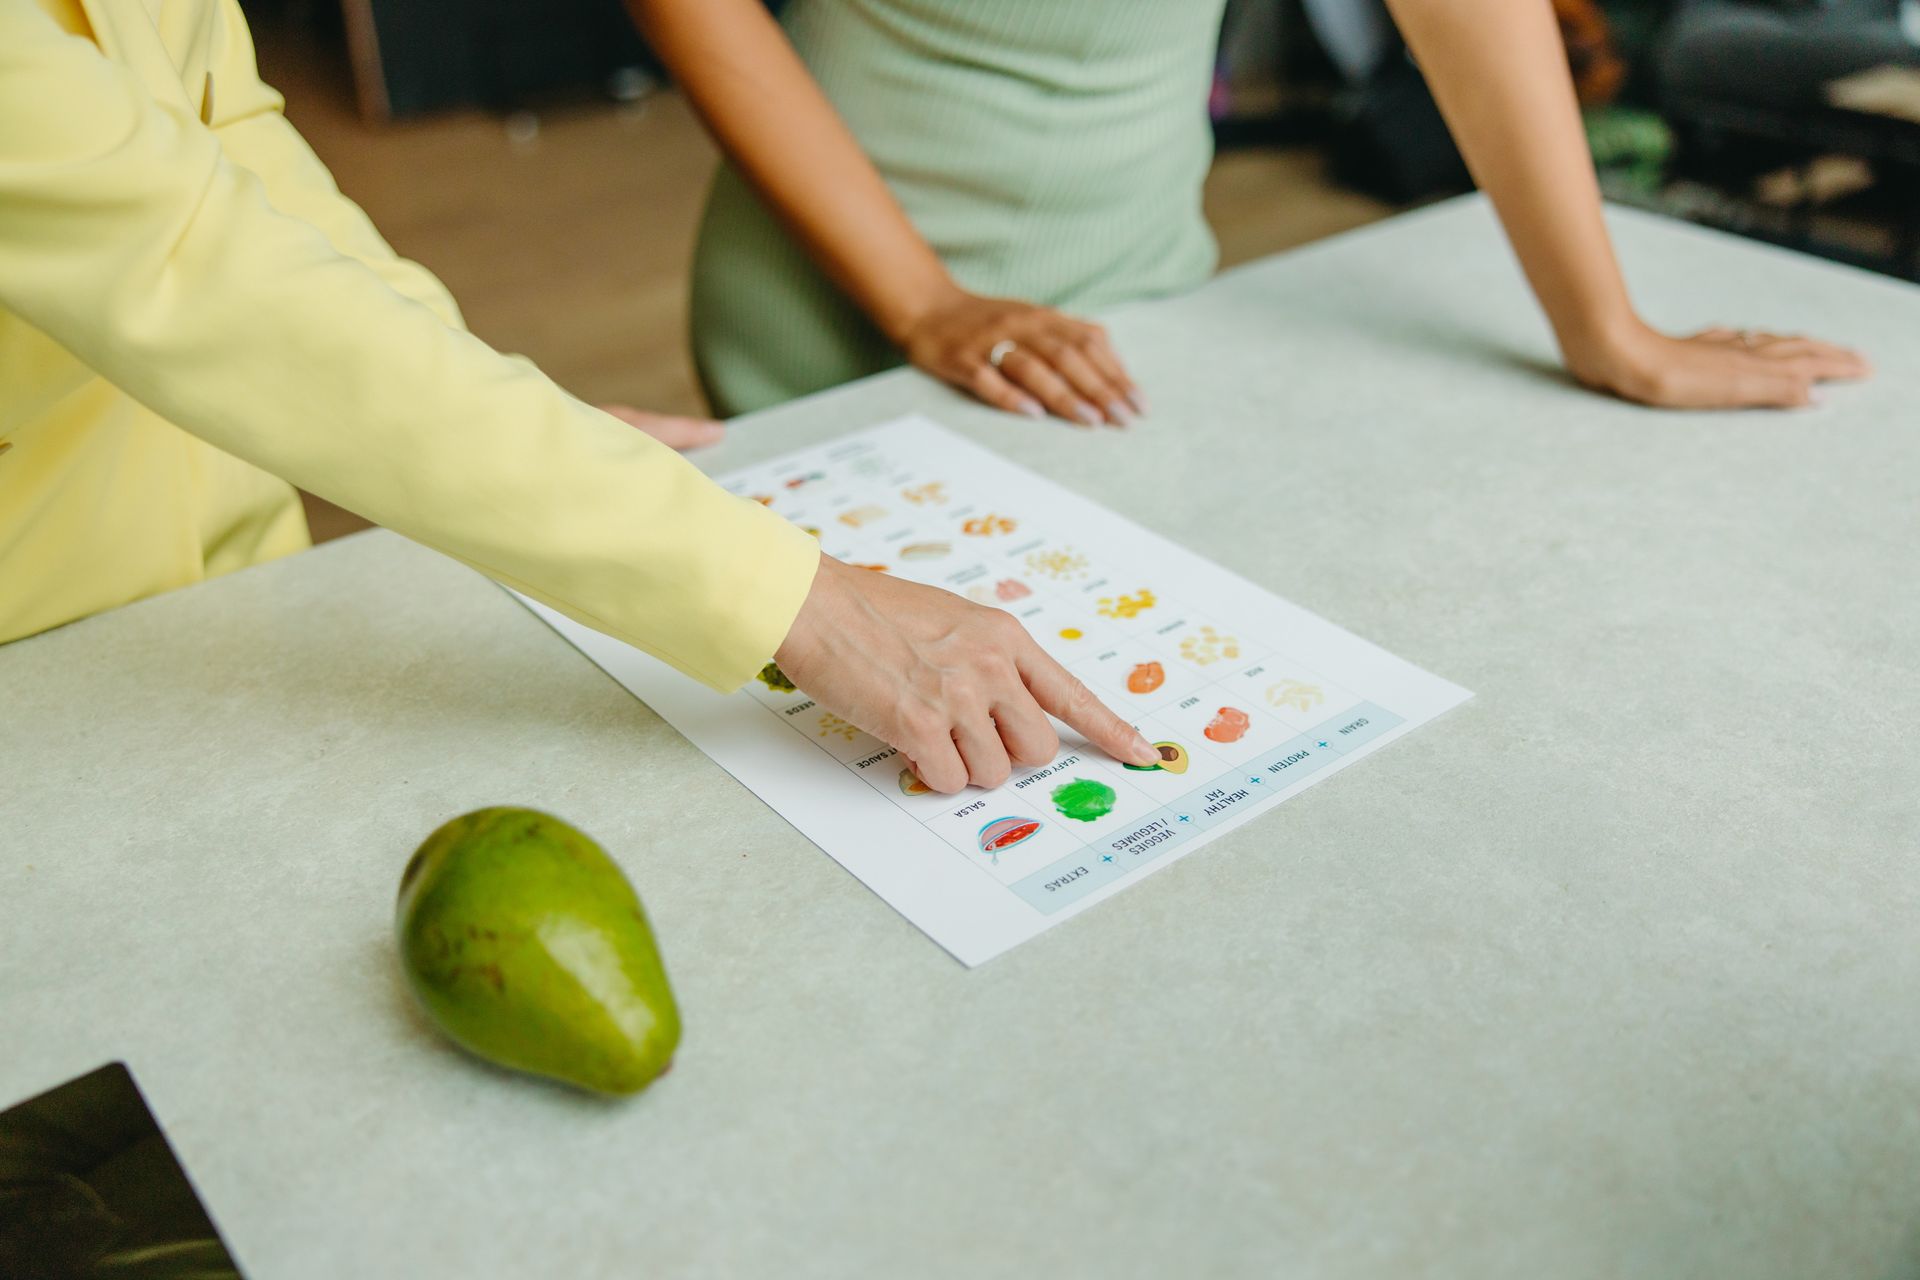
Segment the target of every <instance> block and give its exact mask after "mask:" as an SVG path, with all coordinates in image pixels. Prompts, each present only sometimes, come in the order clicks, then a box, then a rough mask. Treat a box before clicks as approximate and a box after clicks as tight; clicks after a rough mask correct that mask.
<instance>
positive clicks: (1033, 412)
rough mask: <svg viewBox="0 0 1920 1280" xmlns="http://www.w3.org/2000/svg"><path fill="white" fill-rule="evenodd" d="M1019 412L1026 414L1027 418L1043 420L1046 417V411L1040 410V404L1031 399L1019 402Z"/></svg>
mask: <svg viewBox="0 0 1920 1280" xmlns="http://www.w3.org/2000/svg"><path fill="white" fill-rule="evenodd" d="M1020 412H1022V413H1024V414H1026V415H1027V416H1028V417H1029V418H1044V417H1046V416H1047V411H1046V410H1045V409H1043V408H1041V406H1040V402H1039V401H1038V400H1032V399H1027V400H1022V401H1021V402H1020Z"/></svg>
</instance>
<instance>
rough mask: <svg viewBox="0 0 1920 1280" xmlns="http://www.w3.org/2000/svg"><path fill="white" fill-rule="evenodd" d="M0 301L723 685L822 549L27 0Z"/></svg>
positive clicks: (12, 38) (7, 0) (338, 489)
mask: <svg viewBox="0 0 1920 1280" xmlns="http://www.w3.org/2000/svg"><path fill="white" fill-rule="evenodd" d="M0 306H5V307H7V308H8V309H10V310H12V311H13V312H15V313H16V314H18V315H19V316H21V317H22V318H23V319H24V320H26V321H27V322H28V323H29V324H32V325H34V326H36V327H37V328H39V329H41V330H42V331H44V332H45V333H47V334H48V335H49V336H50V337H52V338H53V339H54V340H55V341H57V342H59V343H61V344H62V345H64V346H65V347H66V348H67V349H68V350H70V351H72V352H73V353H74V354H75V355H76V356H77V357H79V358H80V359H81V360H83V361H85V362H86V363H87V364H89V365H90V366H92V367H93V368H94V369H95V370H96V371H98V372H99V373H100V374H101V375H102V376H103V377H105V378H106V379H107V380H109V381H110V382H112V383H114V384H115V385H117V386H118V387H120V388H121V389H122V390H124V391H125V392H127V393H128V394H129V395H131V396H133V397H134V398H135V399H137V400H139V401H141V402H142V403H144V404H145V405H147V406H148V407H149V408H151V409H152V410H153V411H154V412H156V413H158V414H160V415H161V416H162V417H165V418H167V419H168V420H170V421H172V422H174V423H176V424H178V425H180V426H181V427H183V428H184V429H186V430H188V431H191V432H193V433H194V434H196V435H198V436H200V437H201V438H202V439H204V440H206V441H207V442H209V443H210V444H212V445H214V446H215V447H217V448H220V449H224V450H226V451H227V452H229V453H232V454H234V455H236V456H238V457H241V458H244V459H246V460H248V461H250V462H253V463H254V464H256V465H257V466H260V467H262V468H264V469H266V470H268V471H271V472H273V473H275V474H277V475H280V476H282V477H284V478H286V479H287V480H290V481H292V482H293V483H295V484H297V485H300V486H301V487H303V488H306V489H310V490H312V491H313V492H315V493H318V494H320V495H322V496H323V497H326V498H329V499H331V500H332V501H334V502H337V503H340V504H341V505H342V506H346V507H349V508H351V509H353V510H355V511H358V512H360V513H361V514H363V515H365V516H367V517H369V518H370V519H373V520H376V521H378V522H380V523H381V524H384V525H386V526H388V527H389V528H392V529H396V530H398V531H400V532H401V533H404V534H407V535H408V536H410V537H413V538H416V539H418V540H419V541H421V542H424V543H426V544H428V545H429V546H432V547H436V548H438V549H440V550H442V551H444V552H446V553H448V554H449V555H452V556H455V557H457V558H459V559H461V560H463V561H465V562H466V563H468V564H470V565H472V566H474V567H475V568H477V569H479V570H480V571H481V572H483V573H486V574H488V575H490V576H491V577H493V578H496V579H498V580H499V581H501V582H504V583H507V584H508V585H510V586H513V587H516V588H518V589H520V590H522V591H524V592H526V593H527V594H528V595H531V596H533V597H535V598H537V599H539V600H542V601H544V602H546V603H547V604H550V605H552V606H553V607H554V608H556V609H559V610H561V611H562V612H564V613H566V614H568V615H570V616H572V617H574V618H577V619H579V620H580V621H582V622H584V623H586V624H587V625H589V626H592V627H595V628H597V629H599V630H602V631H605V632H607V633H609V634H611V635H614V636H617V637H619V638H621V639H623V640H626V641H628V642H629V643H632V644H635V645H637V646H639V647H640V648H643V649H646V650H648V651H649V652H652V653H654V654H656V655H658V656H659V657H661V658H663V659H665V660H666V661H668V662H670V663H672V664H673V665H674V666H676V667H678V668H680V669H681V670H682V671H685V672H687V673H688V674H690V675H692V676H694V677H696V678H698V679H701V680H703V681H705V682H706V683H708V684H710V685H713V686H714V687H716V688H723V689H724V688H730V687H733V686H735V685H737V684H739V683H740V682H742V681H743V680H745V679H746V678H747V677H748V676H749V675H751V674H752V673H753V672H754V671H755V670H756V669H757V668H758V667H759V666H760V664H762V663H764V662H765V661H766V660H767V659H768V657H769V656H771V654H772V652H773V651H774V649H776V648H777V647H778V646H779V644H780V642H781V640H782V639H783V638H784V636H785V634H786V631H787V628H788V627H789V625H790V624H791V622H792V619H793V617H794V615H795V614H796V613H797V612H798V610H799V607H800V604H801V602H802V601H803V600H804V599H805V597H806V593H807V591H808V590H809V588H810V586H811V583H812V579H813V574H814V571H815V569H816V568H817V566H818V563H819V551H818V544H817V543H815V542H814V541H813V539H811V538H810V537H808V536H807V535H806V534H805V533H803V532H801V531H800V530H798V529H796V528H794V527H793V526H791V525H789V524H787V523H786V522H785V521H783V520H781V519H780V518H779V517H777V516H775V515H773V514H772V513H771V512H769V511H767V510H766V509H764V508H762V507H760V506H759V505H758V504H756V503H753V502H751V501H749V500H747V499H744V498H736V497H733V496H731V495H729V494H727V493H726V492H725V491H723V490H721V489H720V488H719V487H718V486H716V485H714V484H713V483H712V482H711V481H709V480H708V479H707V478H706V477H704V476H703V475H701V474H700V472H699V471H698V470H696V469H695V468H694V467H693V466H691V465H690V464H689V463H687V462H686V461H685V460H684V459H682V458H681V457H679V455H677V454H675V453H674V452H673V451H672V450H670V449H667V448H665V447H664V446H662V445H660V444H658V443H656V442H654V441H652V440H650V439H648V438H647V437H645V436H644V435H642V434H640V433H639V432H637V431H634V430H632V429H631V428H629V427H627V426H625V425H623V424H621V423H619V422H617V421H615V420H614V419H612V418H610V417H607V416H606V415H604V414H601V413H599V412H598V411H596V410H594V409H591V408H589V407H587V406H586V405H583V404H581V403H580V402H579V401H577V400H574V399H572V398H571V397H569V396H568V395H567V394H566V393H565V392H563V391H561V390H560V389H559V388H558V387H556V386H555V385H554V384H553V383H552V382H550V381H548V380H547V379H546V378H545V377H544V376H542V375H541V374H540V373H539V371H538V370H536V369H534V368H533V366H532V365H531V364H529V363H527V362H526V361H524V360H519V359H514V358H510V357H507V356H502V355H500V354H498V353H496V352H495V351H493V350H492V349H490V348H489V347H487V346H486V345H485V344H484V343H482V342H480V341H479V340H478V339H476V338H474V337H472V336H471V335H469V334H466V333H462V332H459V331H457V330H455V329H452V328H449V327H448V325H447V324H446V323H445V321H443V320H442V319H441V317H439V316H437V315H435V314H434V312H433V311H432V309H430V308H429V307H428V306H425V305H423V304H422V303H420V302H418V301H415V300H413V299H411V298H408V297H404V296H402V295H401V294H400V293H397V292H395V290H394V289H393V288H392V287H390V286H389V284H388V283H387V282H386V281H385V280H383V279H382V278H381V277H380V275H379V274H378V273H376V272H375V271H374V270H373V269H372V268H370V267H369V266H367V265H366V264H365V263H363V262H360V261H358V260H356V259H355V258H353V257H349V256H346V255H343V254H342V253H341V252H340V251H339V250H338V249H337V248H336V247H335V245H334V244H333V243H332V242H331V241H330V240H329V238H328V236H327V235H325V234H323V233H322V232H321V231H320V230H319V229H318V228H316V227H315V226H313V225H312V224H311V223H309V222H306V221H304V220H302V219H299V218H294V217H291V216H288V215H287V214H286V213H284V212H281V211H280V210H278V209H276V208H275V207H274V206H273V204H272V202H271V201H270V200H269V199H268V197H267V193H266V190H265V188H264V187H263V185H262V184H261V182H260V180H259V179H258V178H256V177H255V176H254V175H253V174H252V173H250V172H249V171H248V170H246V169H244V168H242V167H241V166H239V165H237V164H234V163H232V162H231V161H229V160H228V159H227V158H226V157H225V156H224V155H223V154H222V153H221V148H220V144H219V142H218V140H217V139H216V138H215V136H214V134H213V133H212V132H211V131H210V130H208V129H207V128H205V127H203V126H202V124H201V123H200V121H199V120H198V119H197V118H195V117H194V116H193V115H192V114H191V113H190V112H189V111H188V110H187V109H186V108H185V106H184V105H183V104H182V103H174V102H168V101H165V100H164V99H163V98H162V96H161V95H156V94H150V93H148V92H146V91H145V90H144V89H143V88H142V87H141V86H140V85H139V84H138V83H137V82H136V81H135V79H134V78H133V77H132V76H131V75H130V74H129V73H128V72H127V71H126V70H125V69H124V68H123V67H121V66H119V65H117V64H115V63H113V62H111V61H109V60H108V59H107V58H106V57H105V56H103V55H102V54H101V53H100V51H99V50H98V49H97V48H96V47H94V46H93V45H92V44H90V43H88V42H87V41H85V40H82V39H79V38H76V37H72V36H69V35H67V34H65V33H64V32H62V31H61V30H60V29H59V28H58V27H57V26H56V25H55V24H54V23H53V21H52V20H51V19H50V18H48V17H47V16H46V14H45V13H43V12H42V11H41V10H40V9H39V8H37V7H36V6H35V5H34V4H33V3H32V0H0ZM76 571H79V572H84V568H80V567H77V568H76Z"/></svg>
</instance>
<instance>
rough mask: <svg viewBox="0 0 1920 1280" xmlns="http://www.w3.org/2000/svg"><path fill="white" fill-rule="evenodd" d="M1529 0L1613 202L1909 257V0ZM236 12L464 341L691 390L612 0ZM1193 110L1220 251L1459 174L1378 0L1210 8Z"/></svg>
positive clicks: (586, 383)
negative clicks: (1210, 143)
mask: <svg viewBox="0 0 1920 1280" xmlns="http://www.w3.org/2000/svg"><path fill="white" fill-rule="evenodd" d="M1553 3H1554V7H1555V9H1556V11H1557V12H1558V14H1559V17H1560V23H1561V29H1562V32H1563V34H1564V35H1565V37H1566V44H1567V51H1568V56H1569V59H1570V61H1571V64H1572V66H1573V69H1574V74H1575V78H1576V81H1577V83H1578V86H1579V90H1580V95H1581V100H1582V104H1583V106H1584V107H1585V109H1586V118H1587V141H1588V145H1589V146H1590V147H1591V148H1592V150H1593V153H1594V158H1595V160H1596V162H1597V163H1598V165H1599V167H1600V170H1601V174H1602V181H1603V184H1604V186H1605V187H1606V190H1607V194H1608V195H1609V196H1610V197H1611V198H1613V199H1614V200H1617V201H1620V202H1623V203H1627V204H1632V205H1636V206H1640V207H1643V208H1648V209H1654V210H1658V211H1661V212H1665V213H1669V214H1673V215H1675V216H1678V217H1683V218H1687V219H1690V220H1693V221H1696V222H1700V223H1703V224H1706V225H1710V226H1714V227H1718V228H1721V229H1723V230H1728V231H1732V232H1735V233H1738V234H1741V235H1747V236H1753V237H1756V238H1760V239H1764V240H1768V241H1772V242H1774V243H1779V244H1785V245H1789V246H1791V247H1793V248H1797V249H1800V250H1803V251H1806V252H1809V253H1814V254H1818V255H1821V256H1823V257H1828V258H1832V259H1835V260H1838V261H1842V262H1847V263H1851V264H1854V265H1856V266H1861V267H1864V268H1867V269H1869V270H1874V271H1880V272H1884V273H1887V274H1890V275H1896V276H1901V277H1904V278H1907V279H1920V0H1553ZM243 4H244V7H245V8H246V10H247V14H248V18H249V20H250V21H251V22H252V23H253V25H254V32H255V37H256V40H257V42H258V45H259V54H260V64H261V72H262V74H263V75H264V76H265V77H266V79H267V80H268V82H269V83H271V84H273V85H275V86H276V87H277V88H279V89H280V90H281V92H283V93H284V94H285V95H286V98H287V114H288V116H289V117H290V118H291V119H292V121H293V122H294V124H295V125H296V126H298V127H299V129H300V130H301V132H303V133H304V134H305V135H306V137H307V138H308V140H309V141H310V142H311V143H312V144H313V147H314V149H315V150H316V151H317V152H319V154H320V157H321V158H322V159H323V160H324V161H326V163H327V164H328V165H329V166H330V167H331V168H332V169H333V172H334V174H335V176H336V178H337V179H338V180H339V183H340V186H341V188H342V189H343V190H344V191H345V192H346V193H347V194H348V195H349V196H351V197H352V198H353V199H355V200H357V201H358V202H359V203H360V204H361V205H363V206H364V207H365V208H366V209H367V210H368V212H369V213H370V214H371V215H372V216H373V220H374V222H375V223H376V224H377V225H378V226H379V227H380V228H381V230H382V231H383V232H384V233H385V234H386V236H387V238H388V239H389V240H391V241H392V242H393V244H394V245H395V247H396V248H398V249H399V250H400V252H402V253H404V254H407V255H408V256H410V257H413V258H417V259H419V260H420V261H421V262H423V263H425V264H426V265H427V266H428V267H429V268H431V269H432V270H433V271H435V272H436V273H437V274H439V276H440V277H441V278H442V279H443V280H445V281H446V283H447V285H448V287H449V288H451V289H452V291H453V294H454V296H455V297H456V298H457V299H459V301H460V304H461V306H462V307H463V308H464V309H465V311H466V314H467V319H468V322H469V324H470V325H471V326H472V328H473V330H474V331H475V332H476V333H477V334H479V335H480V336H481V337H483V338H485V339H486V340H487V341H488V342H490V343H492V344H493V345H495V346H496V347H499V348H501V349H503V350H508V351H517V352H521V353H524V354H526V355H528V356H530V357H532V358H533V359H534V360H535V361H536V362H537V363H538V364H539V365H540V366H541V367H542V368H543V369H545V370H546V371H547V372H548V373H549V374H551V375H552V376H553V377H554V378H555V379H557V380H558V381H559V382H560V383H561V384H562V385H564V386H566V387H567V388H568V389H569V390H571V391H572V392H573V393H574V394H576V395H578V396H580V397H582V398H583V399H586V400H589V401H595V402H600V401H618V402H624V403H628V404H633V405H636V406H640V407H644V408H648V409H654V410H659V411H663V412H673V413H698V412H704V406H703V404H702V402H701V398H700V393H699V390H698V387H697V386H696V384H695V381H694V378H693V373H692V367H691V364H690V362H689V359H688V356H687V346H686V317H685V305H686V279H687V268H688V263H689V260H690V257H691V253H692V247H693V234H694V227H695V224H696V221H697V219H698V216H699V211H700V208H701V204H702V202H703V200H704V197H705V193H706V186H707V182H708V180H709V177H710V175H711V172H712V170H713V167H714V165H715V163H716V161H717V156H716V152H715V150H714V148H713V146H712V144H711V143H709V142H708V141H707V139H706V137H705V135H704V134H703V132H702V131H701V129H700V126H699V123H698V122H697V121H696V120H695V119H694V117H693V116H692V114H691V113H690V112H689V111H688V109H687V107H686V105H685V104H684V102H682V101H681V99H680V98H679V97H678V95H677V94H676V93H675V92H674V90H673V88H672V86H671V85H670V84H669V83H667V82H666V79H665V77H664V76H663V74H662V73H661V71H660V68H659V64H658V63H657V62H656V61H655V60H654V58H653V57H652V56H651V54H650V53H649V52H648V50H647V49H646V47H645V45H644V43H643V42H642V41H641V40H640V38H639V37H638V35H637V34H636V33H635V32H634V29H633V27H632V25H631V23H630V22H629V21H628V19H627V17H626V13H625V10H624V9H623V7H622V5H621V2H620V0H243ZM774 7H775V8H777V7H778V4H777V3H775V4H774ZM1489 38H1490V39H1498V38H1499V33H1498V32H1497V31H1490V32H1489ZM1208 109H1209V110H1210V112H1211V114H1212V118H1213V120H1214V127H1215V134H1216V138H1217V141H1218V147H1219V149H1218V154H1217V158H1216V160H1215V162H1214V166H1213V171H1212V174H1211V176H1210V178H1209V180H1208V184H1207V193H1206V209H1207V216H1208V218H1209V219H1210V220H1211V222H1212V223H1213V226H1214V230H1215V232H1216V234H1217V235H1218V236H1219V239H1220V247H1221V265H1222V266H1223V267H1225V266H1231V265H1233V264H1235V263H1238V262H1244V261H1247V260H1248V259H1251V258H1256V257H1260V256H1263V255H1265V254H1269V253H1273V252H1276V251H1278V250H1281V249H1285V248H1289V247H1292V246H1294V245H1298V244H1302V243H1305V242H1307V241H1310V240H1315V239H1318V238H1320V237H1322V236H1326V235H1331V234H1333V233H1335V232H1338V231H1343V230H1346V229H1348V228H1350V227H1354V226H1358V225H1360V224H1363V223H1366V222H1370V221H1373V220H1375V219H1378V218H1382V217H1386V216H1388V215H1389V214H1392V213H1394V212H1397V211H1399V210H1401V209H1405V208H1409V207H1412V206H1415V205H1418V204H1421V203H1425V202H1428V201H1432V200H1435V199H1439V198H1443V197H1445V196H1448V195H1452V194H1455V193H1457V192H1459V191H1463V190H1466V189H1467V188H1468V186H1469V182H1468V178H1467V174H1466V171H1465V168H1464V167H1463V166H1462V165H1461V163H1460V159H1459V156H1458V154H1457V153H1456V152H1455V150H1454V148H1453V145H1452V143H1451V141H1450V140H1449V139H1448V137H1447V134H1446V130H1445V128H1444V126H1443V125H1442V123H1441V121H1440V118H1439V115H1438V113H1437V112H1436V111H1435V109H1434V107H1433V103H1432V100H1431V99H1430V97H1429V96H1428V95H1427V92H1426V89H1425V86H1424V84H1423V83H1422V81H1421V79H1420V76H1419V73H1418V71H1417V70H1416V69H1415V68H1414V66H1413V65H1412V63H1411V62H1410V61H1409V60H1408V59H1407V57H1406V54H1405V50H1404V49H1403V48H1402V47H1401V46H1400V44H1399V41H1398V39H1397V37H1396V36H1395V34H1394V32H1393V29H1392V25H1391V23H1390V22H1389V21H1388V20H1387V18H1386V15H1385V10H1384V8H1383V7H1382V5H1381V0H1231V3H1230V4H1229V6H1228V16H1227V22H1226V26H1225V30H1224V32H1223V36H1222V40H1221V49H1220V57H1219V61H1218V67H1217V72H1216V77H1215V83H1214V87H1213V93H1212V95H1211V99H1210V101H1209V103H1208ZM308 515H309V519H310V521H311V523H312V526H313V532H314V536H315V538H316V539H317V540H324V539H327V538H330V537H337V536H339V535H340V534H342V533H345V532H349V531H351V530H353V529H356V528H359V527H362V522H361V521H359V520H358V518H357V517H353V516H350V515H348V514H347V513H345V512H341V511H338V510H337V509H334V508H331V507H329V506H328V505H327V504H325V503H322V502H319V501H317V500H312V499H310V500H309V510H308Z"/></svg>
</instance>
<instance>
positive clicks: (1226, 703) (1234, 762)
mask: <svg viewBox="0 0 1920 1280" xmlns="http://www.w3.org/2000/svg"><path fill="white" fill-rule="evenodd" d="M1242 693H1244V690H1235V689H1233V688H1231V687H1230V686H1225V685H1222V684H1219V683H1215V684H1210V685H1207V686H1205V687H1204V688H1203V689H1201V690H1200V691H1199V692H1198V693H1196V694H1194V695H1193V696H1191V697H1188V698H1183V699H1181V700H1180V701H1179V702H1178V703H1176V704H1175V705H1173V706H1171V707H1168V708H1166V709H1165V710H1163V711H1161V712H1160V713H1159V714H1158V715H1157V716H1156V717H1155V718H1156V719H1157V720H1159V721H1160V723H1162V724H1164V725H1165V726H1166V727H1167V729H1168V731H1169V732H1170V733H1171V734H1172V735H1173V736H1174V738H1175V739H1176V740H1177V741H1182V742H1184V741H1190V740H1191V741H1195V742H1197V743H1198V744H1199V745H1200V747H1201V748H1202V749H1203V750H1205V751H1206V752H1207V753H1208V754H1209V755H1211V756H1213V757H1215V758H1216V759H1219V760H1223V761H1225V762H1226V763H1227V764H1229V765H1231V766H1232V767H1233V768H1235V769H1238V768H1240V767H1241V766H1242V765H1244V764H1246V763H1247V762H1248V761H1250V760H1254V759H1257V758H1258V757H1260V756H1262V755H1264V754H1266V753H1267V752H1269V751H1272V750H1273V749H1274V748H1276V747H1278V746H1280V745H1281V744H1282V743H1284V742H1286V741H1287V740H1288V739H1289V738H1292V737H1294V736H1296V735H1297V734H1298V733H1299V730H1298V729H1295V728H1293V727H1292V726H1290V725H1288V724H1286V723H1285V722H1284V721H1282V720H1280V719H1279V717H1277V716H1273V715H1270V714H1268V713H1267V712H1266V711H1265V710H1264V709H1262V708H1260V707H1258V706H1256V705H1254V704H1253V703H1252V702H1251V701H1250V700H1249V699H1247V698H1245V697H1243V696H1240V694H1242Z"/></svg>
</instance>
